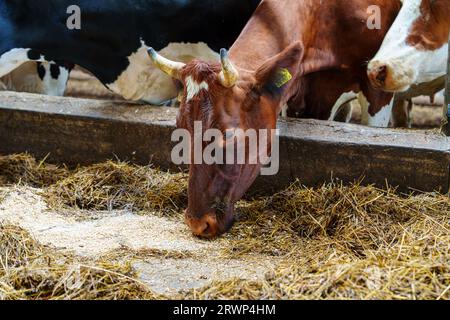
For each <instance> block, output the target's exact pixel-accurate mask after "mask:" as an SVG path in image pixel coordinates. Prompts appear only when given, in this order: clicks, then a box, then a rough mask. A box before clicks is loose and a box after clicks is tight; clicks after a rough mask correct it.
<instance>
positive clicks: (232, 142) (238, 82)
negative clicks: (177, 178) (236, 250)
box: [149, 44, 303, 238]
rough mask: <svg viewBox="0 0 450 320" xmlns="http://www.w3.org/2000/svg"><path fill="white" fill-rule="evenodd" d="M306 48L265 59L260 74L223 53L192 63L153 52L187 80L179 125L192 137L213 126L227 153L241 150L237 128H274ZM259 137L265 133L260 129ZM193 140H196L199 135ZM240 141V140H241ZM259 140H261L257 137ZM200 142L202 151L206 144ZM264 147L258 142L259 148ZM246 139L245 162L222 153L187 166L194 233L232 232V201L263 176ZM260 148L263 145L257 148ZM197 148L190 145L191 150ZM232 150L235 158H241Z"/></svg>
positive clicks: (164, 65) (167, 68)
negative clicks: (212, 59)
mask: <svg viewBox="0 0 450 320" xmlns="http://www.w3.org/2000/svg"><path fill="white" fill-rule="evenodd" d="M302 52H303V50H302V48H301V45H300V44H295V45H292V46H290V47H289V48H287V49H286V50H285V51H283V52H282V53H280V54H279V55H277V56H275V57H273V58H272V59H270V60H268V61H266V62H265V63H264V64H263V65H262V66H261V67H260V68H259V69H258V70H257V71H256V72H249V71H245V70H240V71H238V70H237V69H236V68H235V67H234V65H233V63H232V62H231V61H230V59H229V57H228V53H227V51H226V50H222V51H221V63H210V62H203V61H192V62H190V63H188V64H182V63H178V62H173V61H169V60H167V59H165V58H163V57H161V56H160V55H158V54H157V53H156V52H155V51H154V50H153V49H149V54H150V56H151V58H152V60H153V62H154V63H155V64H156V65H157V66H158V67H159V68H160V69H161V70H163V71H164V72H166V73H167V74H169V75H170V76H172V77H173V78H175V79H177V80H178V81H180V82H181V83H182V84H183V87H184V89H183V90H184V91H183V97H182V99H181V107H180V112H179V115H178V118H177V126H178V127H179V128H182V129H185V130H187V131H188V132H189V133H190V135H191V137H194V131H195V127H196V125H197V126H198V125H199V124H201V130H202V132H203V133H205V132H207V131H208V130H209V129H213V130H209V131H210V132H211V131H214V132H216V133H219V135H215V139H214V140H216V141H214V143H216V144H217V145H218V146H220V148H222V150H223V151H224V153H223V154H224V155H225V154H227V151H229V150H232V149H231V147H232V146H234V147H235V150H236V151H237V150H238V149H239V148H238V147H237V141H238V140H239V139H244V141H246V142H248V141H249V137H244V136H243V135H242V132H240V133H237V132H235V131H233V130H235V129H242V130H243V132H246V130H247V129H256V130H260V129H266V134H267V135H270V134H271V130H273V129H275V128H276V121H277V116H278V114H279V112H280V109H281V105H282V104H284V103H285V102H286V100H287V99H288V98H287V97H288V96H289V92H291V91H292V90H293V84H294V83H295V81H294V80H293V79H292V78H295V76H296V74H297V73H298V70H297V69H298V65H299V61H300V59H301V54H302ZM256 132H257V135H258V138H259V136H260V135H261V134H260V132H261V131H256ZM266 138H267V139H266V141H267V146H265V147H263V146H262V145H261V147H262V148H264V149H267V150H258V151H257V152H259V153H261V152H262V153H264V152H267V154H269V155H270V152H271V147H272V146H271V141H272V140H271V139H270V137H267V136H266ZM194 141H198V140H197V139H196V138H194V139H193V142H192V143H194ZM241 141H242V140H241ZM258 141H259V140H258ZM208 145H209V144H207V143H200V146H201V149H202V151H205V149H206V148H207V147H208ZM259 146H260V145H258V147H259ZM249 147H250V146H249V145H248V143H245V150H244V155H245V161H244V162H239V163H240V164H230V162H227V161H226V159H224V157H222V159H223V160H224V161H223V163H224V164H219V163H220V162H219V163H216V164H206V163H204V162H202V161H200V162H198V161H197V160H198V159H196V158H195V156H194V155H192V157H191V159H192V160H191V163H190V169H189V192H188V193H189V201H188V208H187V210H186V222H187V224H188V225H189V226H190V228H191V229H192V231H193V233H194V234H195V235H197V236H200V237H205V238H212V237H216V236H218V235H220V234H222V233H224V232H226V231H228V230H229V229H230V228H231V226H232V224H233V220H234V205H235V203H236V202H237V201H238V200H239V199H241V198H242V196H243V195H244V193H245V192H246V191H247V190H248V188H249V187H250V186H251V185H252V183H253V182H254V180H255V179H256V177H257V176H258V175H259V173H260V170H261V167H262V164H261V162H260V161H256V162H250V161H248V160H249V159H250V158H251V157H253V156H254V154H252V151H251V150H250V149H251V148H249ZM258 149H259V148H258ZM194 152H195V146H194V145H192V146H191V153H192V154H193V153H194ZM235 156H236V155H235V154H233V155H232V157H233V159H235V160H237V159H236V157H235Z"/></svg>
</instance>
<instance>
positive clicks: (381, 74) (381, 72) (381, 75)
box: [377, 65, 388, 83]
mask: <svg viewBox="0 0 450 320" xmlns="http://www.w3.org/2000/svg"><path fill="white" fill-rule="evenodd" d="M387 73H388V68H387V66H386V65H383V66H379V67H378V70H377V80H378V81H379V82H381V83H384V82H385V81H386V79H387Z"/></svg>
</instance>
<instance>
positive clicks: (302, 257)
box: [0, 156, 450, 299]
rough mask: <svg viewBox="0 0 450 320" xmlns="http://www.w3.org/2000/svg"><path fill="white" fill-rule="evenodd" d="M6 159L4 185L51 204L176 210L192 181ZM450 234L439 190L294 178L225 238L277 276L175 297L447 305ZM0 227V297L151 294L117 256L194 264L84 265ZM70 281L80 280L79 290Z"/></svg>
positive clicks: (247, 206) (232, 251)
mask: <svg viewBox="0 0 450 320" xmlns="http://www.w3.org/2000/svg"><path fill="white" fill-rule="evenodd" d="M22 157H23V156H22ZM8 159H9V160H8V161H10V162H11V163H12V164H14V165H13V166H12V167H13V169H11V168H10V167H9V165H8V164H5V163H6V162H5V158H4V157H1V158H0V170H1V171H0V183H30V184H32V185H36V186H43V187H45V189H44V190H43V193H44V195H45V196H46V198H47V201H48V202H49V203H50V204H51V206H52V207H57V208H61V207H65V208H70V207H76V208H80V209H89V210H111V209H129V208H132V209H135V210H136V211H152V213H156V214H158V213H159V214H167V213H177V214H179V213H180V212H181V208H182V207H183V206H185V205H186V200H187V196H186V194H187V193H186V190H187V179H186V177H185V176H184V175H181V174H180V175H170V174H166V173H162V172H160V171H157V170H154V169H152V168H149V167H138V166H132V165H128V164H126V163H120V162H119V163H118V162H108V163H105V164H99V165H95V166H90V167H82V168H78V169H76V170H73V171H68V170H66V169H59V168H55V167H51V166H49V167H47V166H46V165H45V164H43V163H38V162H36V161H34V162H33V160H30V159H28V160H27V159H26V158H20V157H18V158H16V156H12V157H9V158H8ZM17 159H19V160H20V161H17ZM2 161H3V162H2ZM4 168H6V171H4V170H5V169H4ZM14 168H16V169H14ZM14 170H16V171H14ZM52 170H53V171H52ZM16 175H17V176H16ZM0 201H1V192H0ZM155 211H156V212H155ZM5 228H6V229H8V232H4V230H6V229H5ZM449 229H450V198H449V197H447V196H445V195H440V194H409V195H399V194H398V193H397V192H396V191H395V189H391V188H387V189H386V190H381V189H378V188H375V187H373V186H368V187H365V186H360V185H358V184H353V185H350V186H343V185H340V184H336V183H333V184H329V185H324V186H322V187H320V188H304V187H302V186H301V185H300V184H299V183H296V184H294V185H292V186H291V187H290V188H288V189H287V190H285V191H283V192H281V193H279V194H276V195H274V196H272V197H268V198H260V199H256V200H254V201H241V202H240V203H239V205H238V222H237V223H236V224H235V226H234V228H233V229H232V232H231V233H229V234H227V235H226V236H225V237H224V238H225V239H224V243H225V245H224V247H223V250H222V252H221V254H222V255H223V256H224V257H227V258H231V257H232V258H236V257H240V258H241V259H243V260H244V261H245V259H246V256H249V255H255V256H258V257H259V258H261V259H271V258H272V257H274V256H276V257H278V259H282V260H283V263H282V264H281V265H280V266H279V267H278V268H277V269H276V270H274V271H273V272H270V273H269V274H267V275H266V277H265V279H264V280H262V281H243V280H239V279H234V280H230V281H226V282H215V283H212V284H210V285H208V286H207V287H204V288H201V289H198V290H192V291H188V292H182V293H180V294H179V295H177V296H176V298H192V299H450V232H449ZM0 231H1V232H0V250H1V251H0V259H1V260H0V298H9V299H16V298H20V299H22V298H31V299H41V298H42V299H47V298H52V299H53V298H54V299H59V298H63V299H66V298H67V299H68V298H75V299H78V298H80V299H81V298H85V299H91V298H96V299H109V298H118V299H119V298H120V299H122V298H130V299H135V298H136V299H138V298H158V297H157V296H155V295H153V294H152V293H149V291H148V290H146V289H145V288H144V287H142V285H141V284H140V283H139V282H137V281H136V280H133V279H135V274H134V273H133V271H132V269H131V267H130V266H129V265H127V264H122V263H120V261H122V260H121V259H120V258H121V257H122V258H123V257H126V259H125V260H129V259H134V258H136V259H145V258H146V257H155V256H158V257H168V258H176V259H184V258H189V257H186V256H184V254H183V253H180V254H178V253H177V252H171V251H170V252H169V251H168V252H162V251H153V250H149V251H147V252H132V251H130V250H127V249H124V250H125V251H126V252H116V253H111V255H108V256H105V257H102V258H100V259H99V261H98V262H97V263H96V264H94V265H95V267H87V265H88V263H80V262H76V261H75V260H74V259H75V258H73V257H70V256H63V255H62V254H56V253H54V252H51V253H49V252H50V251H49V250H48V249H47V248H43V247H42V246H39V245H37V244H36V243H35V242H34V241H32V240H30V238H29V236H28V235H26V234H25V233H22V232H23V231H20V230H14V228H13V227H3V229H1V230H0ZM105 261H109V262H105ZM74 266H75V267H74ZM225 267H226V266H225ZM74 268H75V269H74ZM73 270H76V272H75V271H73ZM107 270H109V271H107ZM67 283H76V284H77V286H76V289H73V288H72V287H71V286H68V285H67ZM78 284H79V286H78ZM93 288H94V289H93ZM110 288H114V290H110Z"/></svg>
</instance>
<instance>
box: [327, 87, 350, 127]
mask: <svg viewBox="0 0 450 320" xmlns="http://www.w3.org/2000/svg"><path fill="white" fill-rule="evenodd" d="M355 99H357V94H356V93H355V92H353V91H350V92H345V93H343V94H342V95H341V96H340V97H339V98H338V100H337V101H336V102H335V104H334V106H333V108H332V109H331V114H330V118H329V119H328V120H329V121H338V122H350V120H351V118H352V112H353V107H352V105H351V103H352V101H353V100H355Z"/></svg>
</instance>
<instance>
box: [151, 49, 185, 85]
mask: <svg viewBox="0 0 450 320" xmlns="http://www.w3.org/2000/svg"><path fill="white" fill-rule="evenodd" d="M147 52H148V54H149V56H150V58H151V59H152V61H153V63H154V64H155V65H156V66H157V67H158V68H159V69H160V70H161V71H163V72H164V73H166V74H168V75H169V76H171V77H172V78H175V79H178V80H181V74H180V71H181V69H183V67H184V66H185V65H186V64H184V63H182V62H176V61H172V60H169V59H166V58H164V57H163V56H161V55H159V54H158V53H157V52H156V51H155V49H153V48H148V50H147Z"/></svg>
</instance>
